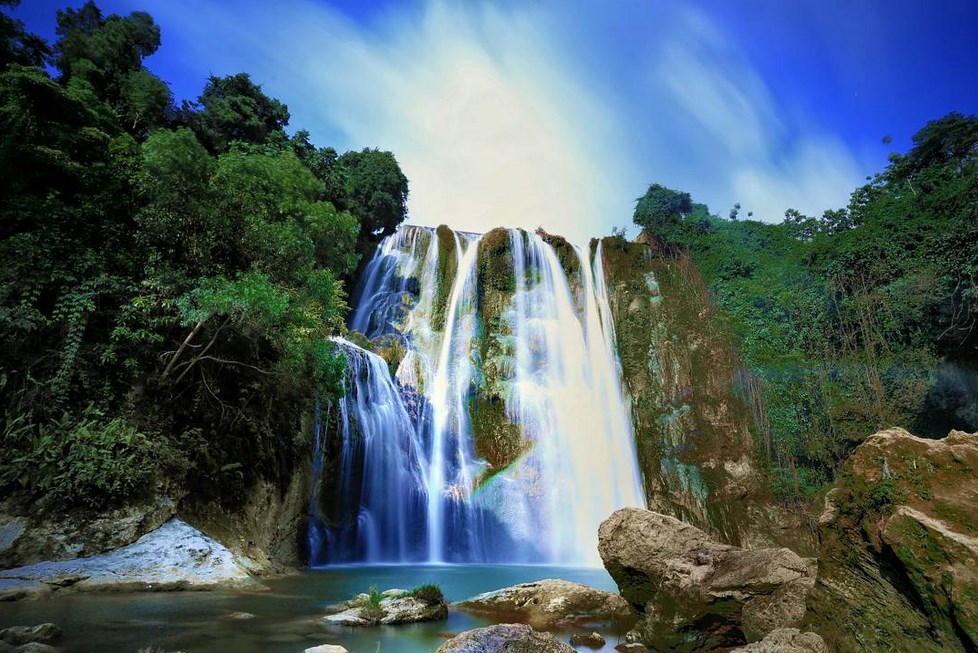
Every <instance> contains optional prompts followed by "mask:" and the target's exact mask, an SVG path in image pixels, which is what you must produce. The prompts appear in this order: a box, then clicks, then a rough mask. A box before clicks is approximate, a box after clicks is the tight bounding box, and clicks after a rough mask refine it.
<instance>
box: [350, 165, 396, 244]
mask: <svg viewBox="0 0 978 653" xmlns="http://www.w3.org/2000/svg"><path fill="white" fill-rule="evenodd" d="M339 163H340V165H341V166H342V167H343V169H344V171H345V173H346V195H347V207H346V208H348V210H349V211H350V213H352V214H353V215H355V216H356V217H357V218H358V219H359V220H360V223H361V225H362V227H361V230H360V235H361V238H366V239H367V240H369V241H371V242H377V241H378V240H380V239H381V238H383V237H384V236H389V235H391V234H392V233H394V231H395V230H396V229H397V226H398V225H399V224H401V223H402V222H403V221H404V218H406V217H407V197H408V180H407V177H405V176H404V173H403V172H401V168H400V167H399V166H398V165H397V160H396V159H395V158H394V155H393V154H392V153H390V152H382V151H380V150H376V149H374V150H371V149H363V150H361V151H360V152H346V153H345V154H343V156H341V157H340V158H339Z"/></svg>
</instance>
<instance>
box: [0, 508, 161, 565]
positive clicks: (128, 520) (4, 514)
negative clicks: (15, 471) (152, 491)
mask: <svg viewBox="0 0 978 653" xmlns="http://www.w3.org/2000/svg"><path fill="white" fill-rule="evenodd" d="M176 505H177V504H176V502H175V501H173V500H172V499H169V498H165V497H159V498H157V499H154V500H152V501H147V502H142V503H135V504H133V505H129V506H125V507H123V508H117V509H114V510H109V511H106V512H95V511H92V510H77V511H72V512H63V511H62V510H60V509H58V507H57V506H53V505H49V504H47V503H46V502H33V501H26V500H24V499H21V500H17V499H8V500H7V501H4V502H2V503H0V569H7V568H10V567H20V566H24V565H29V564H32V563H35V562H40V561H42V560H70V559H72V558H78V557H82V556H93V555H97V554H99V553H104V552H106V551H111V550H112V549H117V548H119V547H121V546H125V545H127V544H131V543H132V542H135V541H136V540H137V539H138V538H139V537H141V536H143V535H145V534H146V533H148V532H150V531H152V530H155V529H157V528H159V527H160V526H162V525H163V523H164V522H166V521H167V520H168V519H170V518H171V517H173V516H174V514H175V512H176Z"/></svg>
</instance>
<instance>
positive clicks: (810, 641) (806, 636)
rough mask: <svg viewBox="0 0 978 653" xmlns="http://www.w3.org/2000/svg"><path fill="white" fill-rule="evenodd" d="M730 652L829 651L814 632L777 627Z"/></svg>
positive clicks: (822, 652) (793, 652)
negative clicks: (758, 639) (762, 637)
mask: <svg viewBox="0 0 978 653" xmlns="http://www.w3.org/2000/svg"><path fill="white" fill-rule="evenodd" d="M730 653H829V647H828V646H826V645H825V641H824V640H823V639H822V638H821V637H820V636H819V635H817V634H815V633H803V632H801V631H800V630H798V629H797V628H778V629H775V630H772V631H771V632H770V633H768V634H767V635H766V636H765V637H764V639H762V640H761V641H759V642H754V643H753V644H748V645H747V646H744V647H741V648H736V649H734V650H732V651H731V652H730Z"/></svg>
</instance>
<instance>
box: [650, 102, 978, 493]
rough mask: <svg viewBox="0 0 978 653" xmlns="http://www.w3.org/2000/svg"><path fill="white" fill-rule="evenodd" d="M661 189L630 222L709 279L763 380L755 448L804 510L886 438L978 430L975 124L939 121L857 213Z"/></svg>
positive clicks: (870, 189) (892, 163)
mask: <svg viewBox="0 0 978 653" xmlns="http://www.w3.org/2000/svg"><path fill="white" fill-rule="evenodd" d="M736 209H739V206H738V207H735V210H733V211H731V213H730V217H731V218H732V219H723V218H721V217H720V216H718V215H714V214H711V213H710V211H709V209H708V208H707V207H706V206H705V205H703V204H697V203H695V202H693V201H692V199H691V198H690V196H689V194H687V193H683V192H681V191H678V190H673V189H670V188H667V187H665V186H662V185H659V184H652V185H651V186H650V187H649V189H648V191H647V192H646V193H645V195H644V196H643V197H641V198H640V199H639V200H638V201H637V204H636V209H635V213H634V221H635V223H636V224H638V225H639V226H640V227H642V229H643V230H644V231H645V232H646V233H647V234H648V235H649V236H652V237H654V238H655V239H657V240H658V241H659V242H660V243H661V244H663V245H665V247H666V249H667V250H668V249H670V248H674V249H677V250H682V251H684V252H688V253H689V254H690V255H691V256H692V258H693V260H694V261H695V262H696V264H697V266H698V268H699V269H700V271H701V272H702V274H703V276H704V278H705V280H706V282H707V284H708V285H709V288H710V291H711V295H712V297H713V299H714V301H715V302H716V303H717V305H718V306H719V308H720V309H721V313H722V316H723V318H722V319H724V320H725V321H726V322H727V323H728V327H729V330H730V331H731V332H732V333H734V334H735V339H736V345H737V349H738V353H739V354H740V356H741V358H742V359H743V363H744V365H745V367H746V368H747V370H748V371H749V372H750V373H751V375H753V377H754V378H755V379H756V380H757V381H758V383H757V384H751V385H756V386H757V387H758V388H759V390H755V391H754V392H755V394H756V395H757V396H752V397H747V399H748V400H750V401H754V402H758V403H759V404H760V406H761V408H762V410H760V411H758V414H759V415H760V418H759V421H760V422H761V423H760V424H758V425H757V426H758V428H757V431H758V433H759V434H760V442H759V449H760V450H761V454H762V456H763V458H764V459H765V461H766V463H767V466H768V469H769V470H770V471H771V483H772V485H773V486H774V489H775V490H776V491H777V493H778V494H779V495H780V496H781V497H782V498H783V499H784V500H786V501H799V500H803V499H805V498H806V497H808V496H811V495H813V494H814V493H816V492H817V491H818V490H819V489H820V488H822V487H824V486H825V484H826V483H828V482H829V481H831V480H832V478H833V477H834V475H835V472H836V471H837V470H838V467H839V465H840V463H841V461H843V460H844V459H845V457H846V456H847V455H848V453H849V452H850V451H851V450H852V449H853V448H854V447H855V446H856V445H858V444H859V443H860V442H861V441H862V440H863V439H865V438H866V437H867V436H868V435H870V434H872V433H873V432H875V431H876V430H878V429H881V428H886V427H890V426H903V427H905V428H907V429H909V430H911V431H912V432H913V433H915V434H917V435H921V436H925V437H934V438H939V437H944V436H945V435H947V433H948V430H949V429H952V428H957V429H964V430H968V431H969V432H970V431H975V430H978V117H975V116H965V115H962V114H959V113H950V114H948V115H947V116H944V117H943V118H940V119H937V120H933V121H931V122H929V123H927V124H926V125H925V126H924V127H923V128H922V129H920V131H918V132H917V134H916V135H914V137H913V146H912V147H911V149H910V150H909V151H908V152H906V153H905V154H892V155H891V156H890V159H889V165H888V166H887V167H886V169H884V170H883V171H882V172H880V173H879V174H877V175H875V176H873V177H872V178H870V179H868V180H867V183H866V184H864V185H863V186H861V187H859V188H857V189H856V190H855V191H854V192H853V193H852V196H851V198H850V201H849V205H848V206H846V207H842V208H839V209H836V210H829V211H826V212H825V213H824V214H823V215H821V216H807V215H803V214H801V213H800V212H799V211H796V210H793V209H789V210H788V211H786V213H785V215H784V219H783V220H781V221H780V222H779V223H776V224H774V223H770V222H761V221H756V220H738V219H736V218H737V214H738V210H736Z"/></svg>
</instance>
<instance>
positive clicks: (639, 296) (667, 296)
mask: <svg viewBox="0 0 978 653" xmlns="http://www.w3.org/2000/svg"><path fill="white" fill-rule="evenodd" d="M599 244H600V247H601V249H602V260H603V262H604V266H603V267H604V272H605V278H606V281H607V286H608V300H609V306H610V308H611V313H612V318H613V321H614V327H615V333H616V337H617V343H618V350H619V358H620V360H621V366H622V380H623V382H624V386H625V388H626V389H627V390H628V393H629V395H630V396H631V399H632V422H633V424H634V429H635V444H636V453H637V454H638V460H639V466H640V468H641V470H642V476H643V479H644V482H645V495H646V500H647V505H648V507H649V509H650V510H654V511H656V512H660V513H663V514H667V515H672V516H674V517H677V518H679V519H682V520H683V521H685V522H688V523H690V524H693V525H694V526H697V527H699V528H701V529H703V530H705V531H707V532H709V533H711V534H713V535H715V536H716V538H717V539H718V540H720V541H722V542H726V543H728V544H734V545H737V546H743V547H749V548H756V547H761V546H789V547H790V548H792V549H793V550H796V551H801V552H804V553H806V554H807V553H809V552H811V551H813V550H814V541H813V538H812V531H811V529H808V528H798V527H797V525H798V523H799V520H800V518H799V516H797V515H794V514H792V513H789V512H786V511H784V510H782V509H780V508H779V507H778V506H777V505H776V503H775V502H774V501H773V500H772V498H771V496H770V492H769V491H768V486H767V482H766V480H765V478H764V475H763V473H762V471H761V470H759V469H758V467H757V464H756V462H755V460H756V458H755V444H756V442H757V440H758V438H757V432H758V429H757V416H758V415H759V414H760V411H759V410H758V407H757V405H755V403H756V402H755V403H752V402H751V401H750V398H751V397H752V396H754V393H753V392H752V390H753V389H752V385H751V384H752V378H751V377H750V375H749V374H747V373H746V371H745V370H744V369H743V365H742V364H741V363H740V361H739V360H738V359H737V356H736V354H735V351H734V347H733V342H732V341H731V339H730V333H729V329H728V327H727V326H726V325H725V324H724V323H723V321H722V320H721V319H720V316H719V314H718V312H717V309H716V307H715V305H714V303H713V301H712V299H711V297H710V293H709V290H708V288H707V286H706V284H705V283H704V281H703V279H702V276H701V275H700V272H699V270H698V269H697V267H696V265H695V263H694V262H693V261H692V259H691V258H690V257H689V256H688V255H687V254H684V253H682V252H670V251H666V250H665V249H664V248H663V247H662V246H661V244H659V243H658V242H656V241H655V240H654V239H652V238H648V237H645V236H644V235H643V236H640V242H628V241H626V240H625V239H624V238H619V237H608V238H603V239H601V241H600V243H599V242H598V241H592V243H591V247H592V248H593V249H594V250H596V249H597V247H598V246H599Z"/></svg>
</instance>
